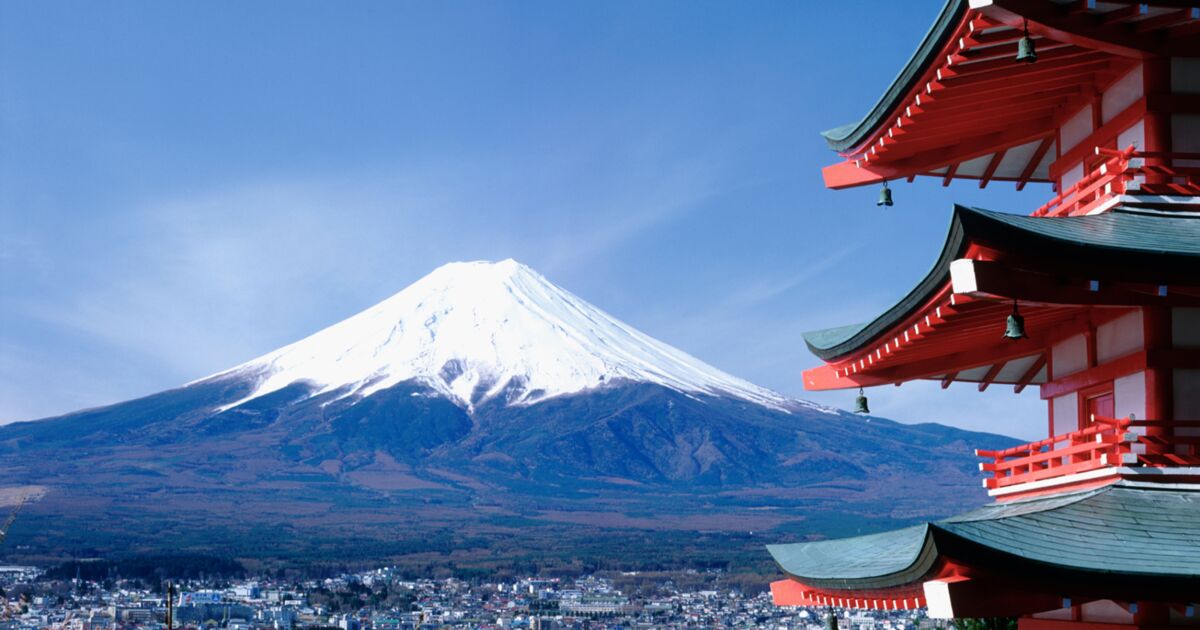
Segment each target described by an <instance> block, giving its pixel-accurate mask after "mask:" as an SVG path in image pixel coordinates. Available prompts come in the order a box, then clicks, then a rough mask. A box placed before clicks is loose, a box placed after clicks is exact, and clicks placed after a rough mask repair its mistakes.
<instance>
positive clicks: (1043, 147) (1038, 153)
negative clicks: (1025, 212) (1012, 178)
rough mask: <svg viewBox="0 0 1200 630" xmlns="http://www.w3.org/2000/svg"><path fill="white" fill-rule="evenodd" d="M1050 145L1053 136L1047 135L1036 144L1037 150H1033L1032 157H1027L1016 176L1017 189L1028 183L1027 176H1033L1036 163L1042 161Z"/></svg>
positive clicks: (1052, 142) (1052, 144) (1052, 143)
mask: <svg viewBox="0 0 1200 630" xmlns="http://www.w3.org/2000/svg"><path fill="white" fill-rule="evenodd" d="M1052 146H1054V136H1047V137H1046V139H1044V140H1042V143H1041V144H1039V145H1038V148H1037V150H1035V151H1034V152H1033V157H1031V158H1030V159H1029V163H1028V164H1026V165H1025V168H1024V169H1023V170H1022V171H1021V176H1020V177H1019V178H1017V190H1021V189H1023V188H1025V184H1027V183H1029V178H1031V177H1033V173H1034V171H1036V170H1037V167H1038V165H1039V164H1041V163H1042V160H1044V159H1046V153H1047V152H1048V151H1049V150H1050V147H1052Z"/></svg>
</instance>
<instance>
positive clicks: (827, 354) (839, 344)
mask: <svg viewBox="0 0 1200 630" xmlns="http://www.w3.org/2000/svg"><path fill="white" fill-rule="evenodd" d="M965 212H971V211H970V210H969V209H967V208H965V207H963V206H955V207H954V216H953V218H952V219H951V221H950V231H949V233H948V234H947V235H946V242H945V244H944V245H943V246H942V252H941V254H939V255H938V259H937V262H935V263H934V265H933V268H932V269H930V270H929V273H927V274H925V277H924V278H923V279H922V280H921V282H919V283H918V284H917V286H916V287H914V288H913V289H912V291H909V292H908V295H905V296H904V297H903V298H902V299H901V300H900V301H899V302H897V303H896V304H895V305H893V306H892V307H891V308H889V309H888V310H887V311H884V313H883V314H882V315H880V316H879V317H876V318H875V319H874V320H872V321H870V322H868V323H866V324H856V325H853V326H840V327H838V328H830V329H826V330H818V331H813V332H807V333H804V343H805V345H807V346H808V349H809V351H810V352H812V353H813V354H815V355H817V357H818V358H820V359H822V360H824V361H835V360H837V359H839V358H841V357H844V356H848V355H850V354H853V353H854V352H856V351H858V350H860V349H862V348H864V347H866V346H867V345H868V344H870V343H871V342H872V341H874V340H876V339H878V338H880V337H882V336H884V334H885V333H887V332H889V331H891V330H892V329H893V328H895V327H896V326H897V325H898V324H899V323H901V322H903V320H905V319H906V318H908V317H909V316H911V315H912V314H913V313H915V312H916V311H917V309H918V308H920V307H921V305H923V304H925V303H926V302H928V301H929V300H930V299H932V298H933V297H934V296H935V295H936V294H937V293H938V292H939V291H941V290H943V289H944V288H945V286H946V283H947V282H948V281H949V277H950V263H951V262H953V261H954V260H955V259H957V258H958V257H959V256H960V255H961V253H962V252H963V250H964V249H965V239H964V233H963V223H962V219H961V215H962V214H963V213H965Z"/></svg>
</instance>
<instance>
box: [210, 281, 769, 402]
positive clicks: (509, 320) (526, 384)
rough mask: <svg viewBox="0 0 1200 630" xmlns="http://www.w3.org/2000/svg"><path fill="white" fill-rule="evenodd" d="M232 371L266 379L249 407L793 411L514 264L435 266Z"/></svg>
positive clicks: (763, 390)
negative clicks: (332, 399)
mask: <svg viewBox="0 0 1200 630" xmlns="http://www.w3.org/2000/svg"><path fill="white" fill-rule="evenodd" d="M229 374H255V375H263V376H264V377H265V378H264V380H263V381H262V382H260V383H259V385H258V386H257V387H256V389H255V391H254V392H253V393H252V394H251V395H250V396H249V397H248V398H253V397H255V396H261V395H263V394H267V393H270V392H273V391H276V390H278V389H282V388H283V387H286V386H287V385H290V384H292V383H295V382H297V381H306V382H310V383H314V384H318V385H319V386H320V387H319V390H320V391H321V392H327V391H332V390H335V389H344V390H345V391H346V392H348V393H350V394H353V395H358V396H369V395H370V394H372V393H374V392H377V391H380V390H382V389H386V388H388V387H391V386H392V385H395V384H396V383H400V382H403V381H410V380H416V381H420V382H421V383H424V384H426V385H428V386H430V387H431V388H433V389H435V390H437V391H438V392H439V393H441V394H444V395H445V396H447V397H450V398H452V399H454V400H456V401H459V402H460V403H462V404H463V405H465V406H466V407H468V408H471V407H473V406H474V405H475V404H477V403H480V402H482V401H485V400H488V399H490V398H493V397H495V396H497V395H499V394H501V393H504V395H505V397H506V402H508V403H510V404H511V403H519V404H529V403H534V402H537V401H540V400H545V399H548V398H552V397H554V396H559V395H562V394H569V393H575V392H579V391H582V390H585V389H589V388H595V387H600V386H602V385H604V384H605V382H606V381H612V380H630V381H636V382H648V383H657V384H660V385H664V386H667V387H670V388H672V389H676V390H678V391H685V392H702V393H708V394H726V395H731V396H734V397H738V398H744V399H746V400H750V401H753V402H757V403H760V404H764V405H769V406H774V407H780V408H782V407H783V406H784V405H785V404H786V403H787V402H788V401H787V399H786V398H785V397H783V396H781V395H779V394H776V393H774V392H771V391H769V390H766V389H763V388H761V387H758V386H756V385H753V384H751V383H748V382H746V381H744V380H741V379H738V378H736V377H733V376H730V375H729V374H726V373H724V372H722V371H720V370H718V369H716V368H714V367H712V366H709V365H707V364H705V363H702V362H701V361H699V360H698V359H696V358H695V357H692V356H689V355H687V354H685V353H683V352H681V351H679V350H677V349H675V348H672V347H670V346H668V345H666V344H664V343H662V342H660V341H657V340H655V339H653V338H651V337H649V336H647V335H645V334H643V333H641V332H639V331H637V330H635V329H633V328H631V327H629V326H627V325H625V324H623V323H621V322H619V321H617V320H616V319H615V318H613V317H612V316H610V315H608V314H607V313H605V312H603V311H601V310H600V309H598V308H596V307H594V306H592V305H591V304H589V303H587V302H585V301H584V300H582V299H580V298H578V297H577V296H575V295H573V294H571V293H569V292H567V291H565V290H563V289H561V288H559V287H557V286H555V285H553V284H551V283H550V282H549V281H547V280H546V279H545V278H544V277H543V276H541V275H540V274H538V273H537V272H535V271H533V270H532V269H530V268H529V267H526V266H525V265H522V264H520V263H518V262H516V261H514V260H511V259H510V260H505V261H501V262H498V263H487V262H471V263H451V264H448V265H444V266H442V267H439V268H438V269H436V270H434V271H433V272H432V273H430V274H429V275H427V276H425V277H424V278H422V279H420V280H418V281H417V282H415V283H414V284H412V285H411V286H409V287H408V288H406V289H404V290H403V291H401V292H399V293H397V294H396V295H394V296H392V297H390V298H388V299H387V300H384V301H383V302H380V303H379V304H376V305H375V306H372V307H371V308H369V309H367V310H365V311H363V312H361V313H359V314H357V315H355V316H353V317H351V318H349V319H346V320H344V321H342V322H339V323H337V324H334V325H333V326H330V327H329V328H326V329H325V330H322V331H320V332H318V333H316V334H314V335H312V336H310V337H308V338H306V339H303V340H301V341H298V342H296V343H293V344H291V345H288V346H285V347H283V348H280V349H279V350H276V351H274V352H271V353H269V354H267V355H264V356H262V357H259V358H257V359H254V360H253V361H250V362H248V363H245V364H243V365H240V366H238V367H235V368H233V369H232V370H229V371H227V372H224V373H222V374H219V375H217V376H224V375H229Z"/></svg>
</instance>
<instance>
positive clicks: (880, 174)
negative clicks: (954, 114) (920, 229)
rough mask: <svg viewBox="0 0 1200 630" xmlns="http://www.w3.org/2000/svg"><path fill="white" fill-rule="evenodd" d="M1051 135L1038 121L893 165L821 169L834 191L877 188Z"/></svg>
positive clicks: (1047, 124) (863, 163)
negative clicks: (858, 187) (893, 181)
mask: <svg viewBox="0 0 1200 630" xmlns="http://www.w3.org/2000/svg"><path fill="white" fill-rule="evenodd" d="M1051 132H1052V127H1051V126H1050V121H1049V120H1039V121H1036V122H1035V123H1034V124H1030V125H1027V126H1024V127H1014V128H1009V129H1005V130H1003V131H997V132H993V133H988V134H985V135H981V136H971V137H963V139H962V140H961V141H959V142H957V143H955V144H952V145H947V146H943V147H934V149H936V150H923V151H922V154H921V155H918V156H913V157H910V158H909V159H905V160H896V161H894V162H880V161H874V162H869V161H859V163H858V164H856V163H855V162H854V161H853V160H846V161H844V162H838V163H837V164H831V165H829V166H826V167H825V168H823V169H821V175H822V177H823V178H824V179H825V186H826V187H828V188H832V189H835V190H838V189H842V188H850V187H853V186H862V185H865V184H877V183H879V182H881V181H883V180H884V179H900V178H902V177H908V176H909V175H911V174H913V173H925V172H928V171H931V170H933V169H937V168H941V167H942V166H946V165H948V164H953V163H957V162H965V161H967V160H970V159H974V158H977V157H979V156H981V155H988V154H990V153H995V152H996V151H998V150H1000V149H1009V148H1012V147H1015V146H1019V145H1022V144H1025V143H1027V142H1033V141H1034V140H1041V139H1042V138H1044V137H1045V135H1046V134H1047V133H1051Z"/></svg>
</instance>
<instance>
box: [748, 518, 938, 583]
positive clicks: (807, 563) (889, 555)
mask: <svg viewBox="0 0 1200 630" xmlns="http://www.w3.org/2000/svg"><path fill="white" fill-rule="evenodd" d="M928 537H929V525H917V526H915V527H907V528H905V529H897V530H895V531H890V532H883V533H882V534H871V535H868V536H859V537H857V538H850V539H847V540H821V541H817V542H810V543H801V544H796V545H767V550H768V551H770V552H771V555H772V556H774V557H775V561H776V562H778V563H779V565H780V566H785V567H788V566H790V567H805V570H806V571H807V573H806V574H805V576H804V577H806V578H810V579H819V580H830V581H837V580H854V581H861V580H867V579H871V578H877V577H880V576H889V575H893V574H897V573H904V572H907V573H913V575H911V578H912V579H916V578H918V577H920V576H921V575H922V574H923V573H924V572H925V570H928V568H929V567H928V566H923V567H922V564H926V565H927V564H928V563H922V562H921V560H922V557H921V552H922V550H924V549H925V547H926V546H927V545H926V539H927V538H928ZM847 541H853V542H854V544H853V545H847V544H846V543H847ZM930 560H932V558H930Z"/></svg>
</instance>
